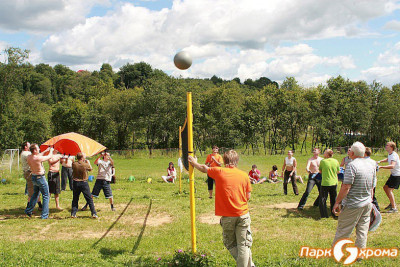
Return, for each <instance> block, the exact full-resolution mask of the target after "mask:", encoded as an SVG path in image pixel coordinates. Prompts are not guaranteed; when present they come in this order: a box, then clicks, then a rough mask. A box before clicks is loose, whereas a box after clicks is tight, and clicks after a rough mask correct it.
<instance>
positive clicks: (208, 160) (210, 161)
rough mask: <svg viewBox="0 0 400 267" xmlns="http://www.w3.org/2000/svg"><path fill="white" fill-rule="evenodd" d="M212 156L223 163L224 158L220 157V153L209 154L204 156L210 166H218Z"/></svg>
mask: <svg viewBox="0 0 400 267" xmlns="http://www.w3.org/2000/svg"><path fill="white" fill-rule="evenodd" d="M212 156H214V158H215V159H216V160H217V161H218V162H219V163H221V164H224V159H223V158H222V156H221V155H220V154H216V155H213V154H210V155H208V156H207V158H206V164H207V163H209V164H210V167H220V166H219V165H218V164H217V163H215V161H214V160H213V159H212V158H211V157H212Z"/></svg>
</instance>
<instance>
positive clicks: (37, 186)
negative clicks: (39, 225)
mask: <svg viewBox="0 0 400 267" xmlns="http://www.w3.org/2000/svg"><path fill="white" fill-rule="evenodd" d="M29 150H30V151H31V153H32V154H31V155H29V156H28V157H27V161H28V164H29V167H30V169H31V172H32V183H33V195H32V197H31V199H30V201H29V203H28V206H27V207H26V209H25V213H26V215H28V216H29V217H31V216H32V211H33V208H34V207H35V205H36V202H37V198H38V195H39V191H40V192H41V193H42V196H43V208H42V216H41V217H42V219H47V218H48V217H49V186H48V184H47V181H46V177H45V176H44V174H45V170H44V167H43V161H47V160H49V159H50V158H51V157H52V156H53V149H52V148H50V147H48V148H47V149H46V150H45V151H43V152H42V153H39V146H38V145H37V144H32V145H31V146H30V147H29ZM48 151H49V155H48V156H44V153H45V152H48Z"/></svg>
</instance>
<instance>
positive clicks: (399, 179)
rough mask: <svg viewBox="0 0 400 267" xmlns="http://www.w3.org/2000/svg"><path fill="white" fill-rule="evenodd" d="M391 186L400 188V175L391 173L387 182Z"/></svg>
mask: <svg viewBox="0 0 400 267" xmlns="http://www.w3.org/2000/svg"><path fill="white" fill-rule="evenodd" d="M385 185H387V186H388V187H389V188H394V189H399V186H400V176H393V175H390V176H389V179H388V180H387V182H386V184H385Z"/></svg>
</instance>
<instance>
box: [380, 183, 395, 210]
mask: <svg viewBox="0 0 400 267" xmlns="http://www.w3.org/2000/svg"><path fill="white" fill-rule="evenodd" d="M383 190H385V193H386V195H387V197H388V198H389V201H390V204H391V205H392V208H394V209H395V208H396V202H395V200H394V194H393V188H389V187H388V186H387V185H385V186H384V187H383Z"/></svg>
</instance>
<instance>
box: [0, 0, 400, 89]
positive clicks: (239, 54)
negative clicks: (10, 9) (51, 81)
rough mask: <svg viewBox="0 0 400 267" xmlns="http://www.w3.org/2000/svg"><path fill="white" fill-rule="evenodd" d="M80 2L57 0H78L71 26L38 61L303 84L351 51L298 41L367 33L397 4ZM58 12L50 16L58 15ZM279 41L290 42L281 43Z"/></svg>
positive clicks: (343, 65)
mask: <svg viewBox="0 0 400 267" xmlns="http://www.w3.org/2000/svg"><path fill="white" fill-rule="evenodd" d="M35 1H36V2H45V1H44V0H43V1H39V0H35ZM99 1H100V0H99ZM104 1H105V2H107V1H106V0H104ZM83 2H85V1H77V0H76V1H75V0H74V1H68V2H67V1H65V2H61V3H62V4H64V6H65V5H67V3H70V5H72V6H73V7H74V8H75V9H76V8H77V7H78V6H79V5H83V6H82V7H81V11H80V12H78V13H77V14H74V15H73V16H71V21H72V22H73V23H75V24H74V25H75V26H72V28H71V29H69V30H63V31H60V32H58V33H54V34H51V35H50V36H49V37H48V38H47V40H46V41H45V43H44V44H43V48H42V53H41V59H42V61H45V62H48V63H54V64H55V63H62V64H66V65H69V66H71V67H72V68H74V69H78V68H79V69H80V68H84V69H89V70H93V69H98V67H99V66H100V65H101V63H103V62H107V63H110V64H112V65H113V66H114V67H115V68H118V67H120V66H122V65H123V64H125V63H127V62H131V63H132V62H140V61H145V62H148V63H150V64H151V65H152V66H153V67H155V68H159V69H162V70H164V71H167V72H169V73H172V74H173V75H177V76H179V75H181V74H182V75H184V76H192V77H211V76H212V75H214V74H215V75H217V76H220V77H223V78H226V79H231V78H233V77H237V76H238V77H240V78H241V79H242V80H243V79H246V78H253V79H256V78H258V77H260V76H266V77H269V78H271V79H273V80H282V79H284V78H285V77H286V76H295V77H296V78H297V77H299V79H300V80H303V81H305V82H307V81H309V80H312V81H314V80H320V79H321V77H327V75H328V76H329V74H326V73H324V71H325V72H328V73H332V72H333V73H334V74H337V73H341V72H342V71H343V70H346V69H353V68H355V67H356V66H355V64H354V60H353V58H352V57H351V56H348V55H340V56H334V57H324V56H321V55H318V54H317V53H316V52H315V51H314V49H313V48H312V47H311V46H309V45H307V44H304V43H301V42H304V40H311V39H324V38H334V37H354V36H364V35H366V34H370V33H369V29H368V26H367V23H366V22H368V21H369V20H370V19H372V18H376V17H380V16H384V15H386V14H389V13H391V12H393V11H394V10H396V9H398V8H399V6H398V5H397V4H396V3H397V1H392V0H363V1H358V0H351V1H350V0H340V1H328V0H319V1H315V0H303V1H295V0H270V1H263V0H249V1H244V0H219V1H215V0H182V1H181V0H175V1H174V2H173V5H172V7H171V8H170V9H167V8H165V9H162V10H160V11H151V10H149V9H147V8H144V7H139V6H135V5H133V4H131V3H121V4H118V5H116V7H115V8H114V9H113V10H110V11H108V12H107V14H106V15H104V16H103V17H91V18H86V19H83V17H84V15H85V14H86V13H87V12H88V11H87V10H88V9H90V7H91V6H93V5H94V4H95V3H98V1H95V0H91V1H86V2H85V3H86V4H82V3H83ZM100 2H103V1H100ZM0 5H1V4H0ZM53 9H56V10H61V8H58V9H57V8H53ZM72 9H73V8H72ZM44 14H47V13H46V12H44ZM66 14H68V13H65V14H64V13H63V14H62V15H60V18H59V19H56V20H55V22H59V23H61V22H62V21H64V20H63V18H65V16H67V15H66ZM50 17H53V15H52V16H50ZM0 21H1V19H0ZM72 22H71V23H72ZM38 23H39V22H38ZM40 23H42V24H43V22H40ZM77 23H78V24H77ZM27 25H28V24H27ZM68 25H71V24H68V23H65V26H66V27H70V26H68ZM25 27H26V26H25ZM52 27H53V26H52ZM32 28H34V29H35V28H39V26H35V27H33V26H32ZM48 28H51V27H50V26H49V27H48ZM45 29H46V27H45ZM285 41H288V42H289V43H295V44H296V43H297V44H296V45H292V46H290V45H285V46H283V45H282V43H284V42H285ZM299 42H300V43H299ZM182 49H185V50H187V51H189V52H190V53H191V55H192V56H193V58H194V63H193V65H192V67H191V69H190V70H188V71H185V72H181V71H178V70H176V68H175V67H174V66H173V62H172V59H173V56H174V54H175V53H176V52H177V51H179V50H182ZM316 68H319V70H318V71H316ZM312 77H314V78H312Z"/></svg>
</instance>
